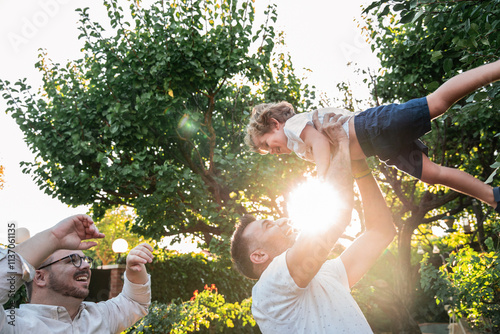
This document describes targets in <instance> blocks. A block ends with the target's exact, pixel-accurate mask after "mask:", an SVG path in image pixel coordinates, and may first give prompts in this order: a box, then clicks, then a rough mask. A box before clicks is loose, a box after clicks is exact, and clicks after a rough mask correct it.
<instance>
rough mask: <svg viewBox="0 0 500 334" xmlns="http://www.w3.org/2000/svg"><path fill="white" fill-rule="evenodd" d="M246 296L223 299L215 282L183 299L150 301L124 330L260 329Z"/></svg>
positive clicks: (143, 333) (174, 333) (130, 333)
mask: <svg viewBox="0 0 500 334" xmlns="http://www.w3.org/2000/svg"><path fill="white" fill-rule="evenodd" d="M251 304H252V301H251V299H250V298H248V299H245V300H243V301H242V302H241V303H226V301H225V299H224V296H223V295H221V294H219V293H218V291H217V288H216V287H215V285H212V286H211V287H208V286H205V288H204V289H203V291H202V292H198V291H195V292H194V296H193V297H192V298H191V299H190V300H188V301H185V302H181V301H179V302H176V303H171V304H168V305H167V304H163V303H158V302H153V303H152V305H151V307H150V309H149V314H148V315H147V316H145V317H144V318H142V319H141V320H140V321H139V322H138V323H136V324H135V325H134V326H132V327H131V328H129V329H128V330H127V331H126V332H125V333H127V334H150V333H163V334H164V333H170V334H184V333H207V334H208V333H210V334H211V333H238V334H239V333H242V334H245V333H249V334H250V333H260V330H259V328H258V327H257V326H256V324H255V320H254V319H253V317H252V313H251Z"/></svg>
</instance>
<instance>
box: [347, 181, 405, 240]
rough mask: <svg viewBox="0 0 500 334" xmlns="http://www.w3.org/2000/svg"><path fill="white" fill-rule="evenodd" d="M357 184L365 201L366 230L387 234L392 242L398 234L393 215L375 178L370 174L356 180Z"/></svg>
mask: <svg viewBox="0 0 500 334" xmlns="http://www.w3.org/2000/svg"><path fill="white" fill-rule="evenodd" d="M361 173H362V172H361ZM356 184H357V185H358V189H359V191H360V193H361V198H362V201H363V211H364V214H365V227H366V229H367V230H375V229H376V230H378V231H379V232H386V233H387V235H388V238H391V240H392V238H393V237H394V234H395V232H396V230H395V227H394V224H393V221H392V215H391V212H390V210H389V208H388V207H387V204H386V203H385V200H384V197H383V195H382V192H381V191H380V188H379V186H378V184H377V182H376V180H375V178H374V177H373V176H372V175H371V174H369V175H366V176H364V177H361V178H358V179H356Z"/></svg>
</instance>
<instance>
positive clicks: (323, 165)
mask: <svg viewBox="0 0 500 334" xmlns="http://www.w3.org/2000/svg"><path fill="white" fill-rule="evenodd" d="M499 79H500V60H497V61H496V62H493V63H489V64H486V65H483V66H480V67H477V68H474V69H472V70H469V71H466V72H463V73H461V74H459V75H457V76H455V77H453V78H451V79H450V80H448V81H446V82H445V83H444V84H443V85H441V86H440V87H439V88H438V89H437V90H436V91H435V92H433V93H431V94H430V95H428V96H427V97H422V98H418V99H413V100H410V101H408V102H406V103H403V104H390V105H385V106H379V107H375V108H370V109H367V110H365V111H363V112H361V113H358V114H355V115H353V114H351V116H350V117H349V118H348V120H347V121H346V122H345V123H344V125H343V127H344V129H345V130H346V132H347V135H348V137H349V149H350V153H351V159H352V160H358V159H364V158H366V157H369V156H377V157H378V158H379V159H380V160H381V161H383V162H385V163H386V164H387V165H391V166H396V167H397V168H398V169H400V170H402V171H404V172H406V173H408V174H410V175H412V176H414V177H416V178H418V179H420V180H422V181H423V182H425V183H428V184H441V185H444V186H446V187H448V188H451V189H453V190H455V191H458V192H460V193H463V194H466V195H468V196H471V197H474V198H477V199H479V200H481V201H483V202H484V203H486V204H488V205H490V206H492V207H493V208H495V211H496V212H498V213H500V188H499V187H495V188H493V187H491V186H489V185H487V184H485V183H483V182H482V181H480V180H478V179H476V178H475V177H473V176H472V175H470V174H467V173H466V172H464V171H461V170H459V169H454V168H449V167H444V166H440V165H437V164H435V163H433V162H432V161H430V160H429V158H428V157H427V147H426V146H425V145H424V144H423V143H422V142H421V141H420V140H419V139H418V138H420V137H421V136H423V135H424V134H426V133H427V132H429V131H430V130H431V120H433V119H434V118H436V117H439V116H441V115H442V114H444V113H445V112H446V111H447V110H448V109H449V108H450V107H451V106H452V105H453V104H455V102H457V101H458V100H460V99H461V98H463V97H464V96H466V95H467V94H469V93H471V92H473V91H474V90H476V89H478V88H480V87H482V86H485V85H487V84H490V83H493V82H495V81H497V80H499ZM327 113H344V114H345V111H344V110H341V109H335V108H325V109H321V110H320V111H319V112H318V116H319V119H320V122H322V117H323V115H325V114H327ZM312 117H313V112H309V113H300V114H295V112H294V110H293V107H292V105H291V104H290V103H288V102H281V103H277V104H270V103H265V104H260V105H257V106H256V107H255V108H254V109H253V111H252V116H251V118H250V122H249V124H248V126H247V134H246V137H245V142H246V144H247V145H248V146H249V147H250V149H251V150H253V151H255V152H259V153H261V154H267V153H271V154H289V153H291V152H292V151H294V152H295V153H296V154H297V155H298V156H299V157H301V158H302V159H305V160H309V161H313V162H315V163H316V167H317V173H318V177H319V178H320V179H321V178H323V177H324V176H325V174H326V171H327V170H328V166H329V161H330V144H329V142H328V139H327V138H326V137H325V136H324V135H322V134H321V133H320V132H319V131H318V130H316V129H315V128H314V126H313V122H312ZM369 172H370V171H366V173H369ZM362 176H364V175H355V176H354V177H358V178H359V177H362Z"/></svg>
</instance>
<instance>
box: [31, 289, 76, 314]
mask: <svg viewBox="0 0 500 334" xmlns="http://www.w3.org/2000/svg"><path fill="white" fill-rule="evenodd" d="M82 302H83V299H78V298H75V297H68V296H61V295H59V294H55V295H54V294H53V296H45V298H44V297H43V296H39V297H34V298H32V300H31V302H30V304H41V305H52V306H59V307H64V308H65V309H66V311H67V312H68V314H69V316H70V317H71V320H74V319H75V317H76V315H77V314H78V311H79V310H80V306H81V305H82Z"/></svg>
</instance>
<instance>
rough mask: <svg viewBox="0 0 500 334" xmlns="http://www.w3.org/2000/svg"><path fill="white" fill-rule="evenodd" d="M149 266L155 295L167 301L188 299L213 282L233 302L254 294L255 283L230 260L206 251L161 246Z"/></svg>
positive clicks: (163, 301) (154, 296) (159, 300)
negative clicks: (174, 249)
mask: <svg viewBox="0 0 500 334" xmlns="http://www.w3.org/2000/svg"><path fill="white" fill-rule="evenodd" d="M147 270H148V272H149V274H150V275H151V290H152V299H153V300H154V301H157V302H160V303H166V304H169V303H171V302H172V301H174V300H177V299H180V300H188V299H189V298H191V296H192V294H193V291H195V290H203V287H204V286H205V285H208V286H211V285H212V284H215V285H216V286H217V288H218V289H219V292H220V293H221V294H222V295H224V296H225V298H226V299H227V300H228V301H229V302H236V301H241V300H243V299H245V298H248V297H249V296H251V294H252V287H253V285H254V282H253V281H251V280H249V279H246V278H244V277H243V276H242V275H240V274H239V273H237V272H236V271H235V270H234V269H232V264H231V262H230V261H228V260H224V259H220V258H216V257H215V256H213V257H212V256H207V255H206V254H203V253H188V254H180V253H177V252H175V251H169V250H159V251H156V252H155V259H154V261H153V263H151V264H149V265H148V266H147Z"/></svg>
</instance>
